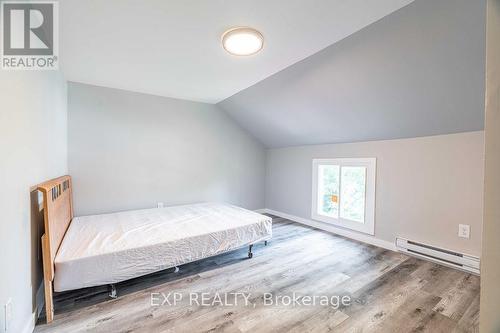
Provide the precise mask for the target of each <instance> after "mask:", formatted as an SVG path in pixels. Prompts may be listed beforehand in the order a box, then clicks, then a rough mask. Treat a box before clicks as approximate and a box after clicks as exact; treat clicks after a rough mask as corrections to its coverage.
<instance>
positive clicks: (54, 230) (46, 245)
mask: <svg viewBox="0 0 500 333" xmlns="http://www.w3.org/2000/svg"><path fill="white" fill-rule="evenodd" d="M37 188H38V190H39V191H41V192H42V193H43V211H44V212H43V214H44V225H45V233H44V234H43V235H42V253H43V276H44V286H45V308H46V312H47V322H48V323H49V322H51V321H52V319H53V316H54V310H53V309H54V308H53V299H52V281H53V280H54V274H55V272H54V259H55V257H56V254H57V250H58V249H59V246H60V245H61V242H62V240H63V238H64V234H65V233H66V230H68V227H69V224H70V223H71V220H72V219H73V199H72V187H71V177H70V176H62V177H59V178H55V179H51V180H49V181H46V182H44V183H42V184H39V185H38V186H37Z"/></svg>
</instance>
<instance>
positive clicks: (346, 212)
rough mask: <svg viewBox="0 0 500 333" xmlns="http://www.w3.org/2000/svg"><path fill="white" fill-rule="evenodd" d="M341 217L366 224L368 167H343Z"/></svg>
mask: <svg viewBox="0 0 500 333" xmlns="http://www.w3.org/2000/svg"><path fill="white" fill-rule="evenodd" d="M341 174H342V176H341V177H342V178H341V193H340V217H341V218H343V219H347V220H352V221H356V222H361V223H364V222H365V187H366V167H342V170H341Z"/></svg>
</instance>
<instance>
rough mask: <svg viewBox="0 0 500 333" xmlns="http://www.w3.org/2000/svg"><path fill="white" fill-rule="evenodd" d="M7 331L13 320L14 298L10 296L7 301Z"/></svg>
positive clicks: (5, 308)
mask: <svg viewBox="0 0 500 333" xmlns="http://www.w3.org/2000/svg"><path fill="white" fill-rule="evenodd" d="M4 310H5V332H7V331H8V330H9V327H10V323H11V321H12V298H9V300H8V301H7V303H5V307H4Z"/></svg>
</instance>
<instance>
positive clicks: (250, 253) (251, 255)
mask: <svg viewBox="0 0 500 333" xmlns="http://www.w3.org/2000/svg"><path fill="white" fill-rule="evenodd" d="M252 247H253V244H250V245H249V246H248V258H252V257H253V253H252Z"/></svg>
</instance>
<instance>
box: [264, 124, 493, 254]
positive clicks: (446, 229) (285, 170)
mask: <svg viewBox="0 0 500 333" xmlns="http://www.w3.org/2000/svg"><path fill="white" fill-rule="evenodd" d="M483 144H484V138H483V132H482V131H478V132H468V133H461V134H451V135H442V136H431V137H422V138H412V139H398V140H386V141H372V142H361V143H350V144H331V145H312V146H300V147H291V148H281V149H270V150H268V153H267V175H266V208H269V209H272V210H275V211H279V212H283V213H287V214H291V215H295V216H298V217H301V218H305V219H311V181H312V159H313V158H336V157H337V158H339V157H376V158H377V185H376V211H375V237H376V238H378V239H381V240H384V241H388V242H391V243H394V240H395V237H396V236H402V237H408V238H410V239H414V240H418V241H422V242H426V243H430V244H434V245H437V246H442V247H445V248H449V249H453V250H458V251H463V252H465V253H469V254H472V255H479V254H480V251H481V229H482V202H483V163H484V161H483V159H484V153H483V150H484V148H483ZM318 223H321V222H318ZM459 223H464V224H470V225H471V238H470V239H469V240H466V239H462V238H458V237H457V232H458V224H459Z"/></svg>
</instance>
